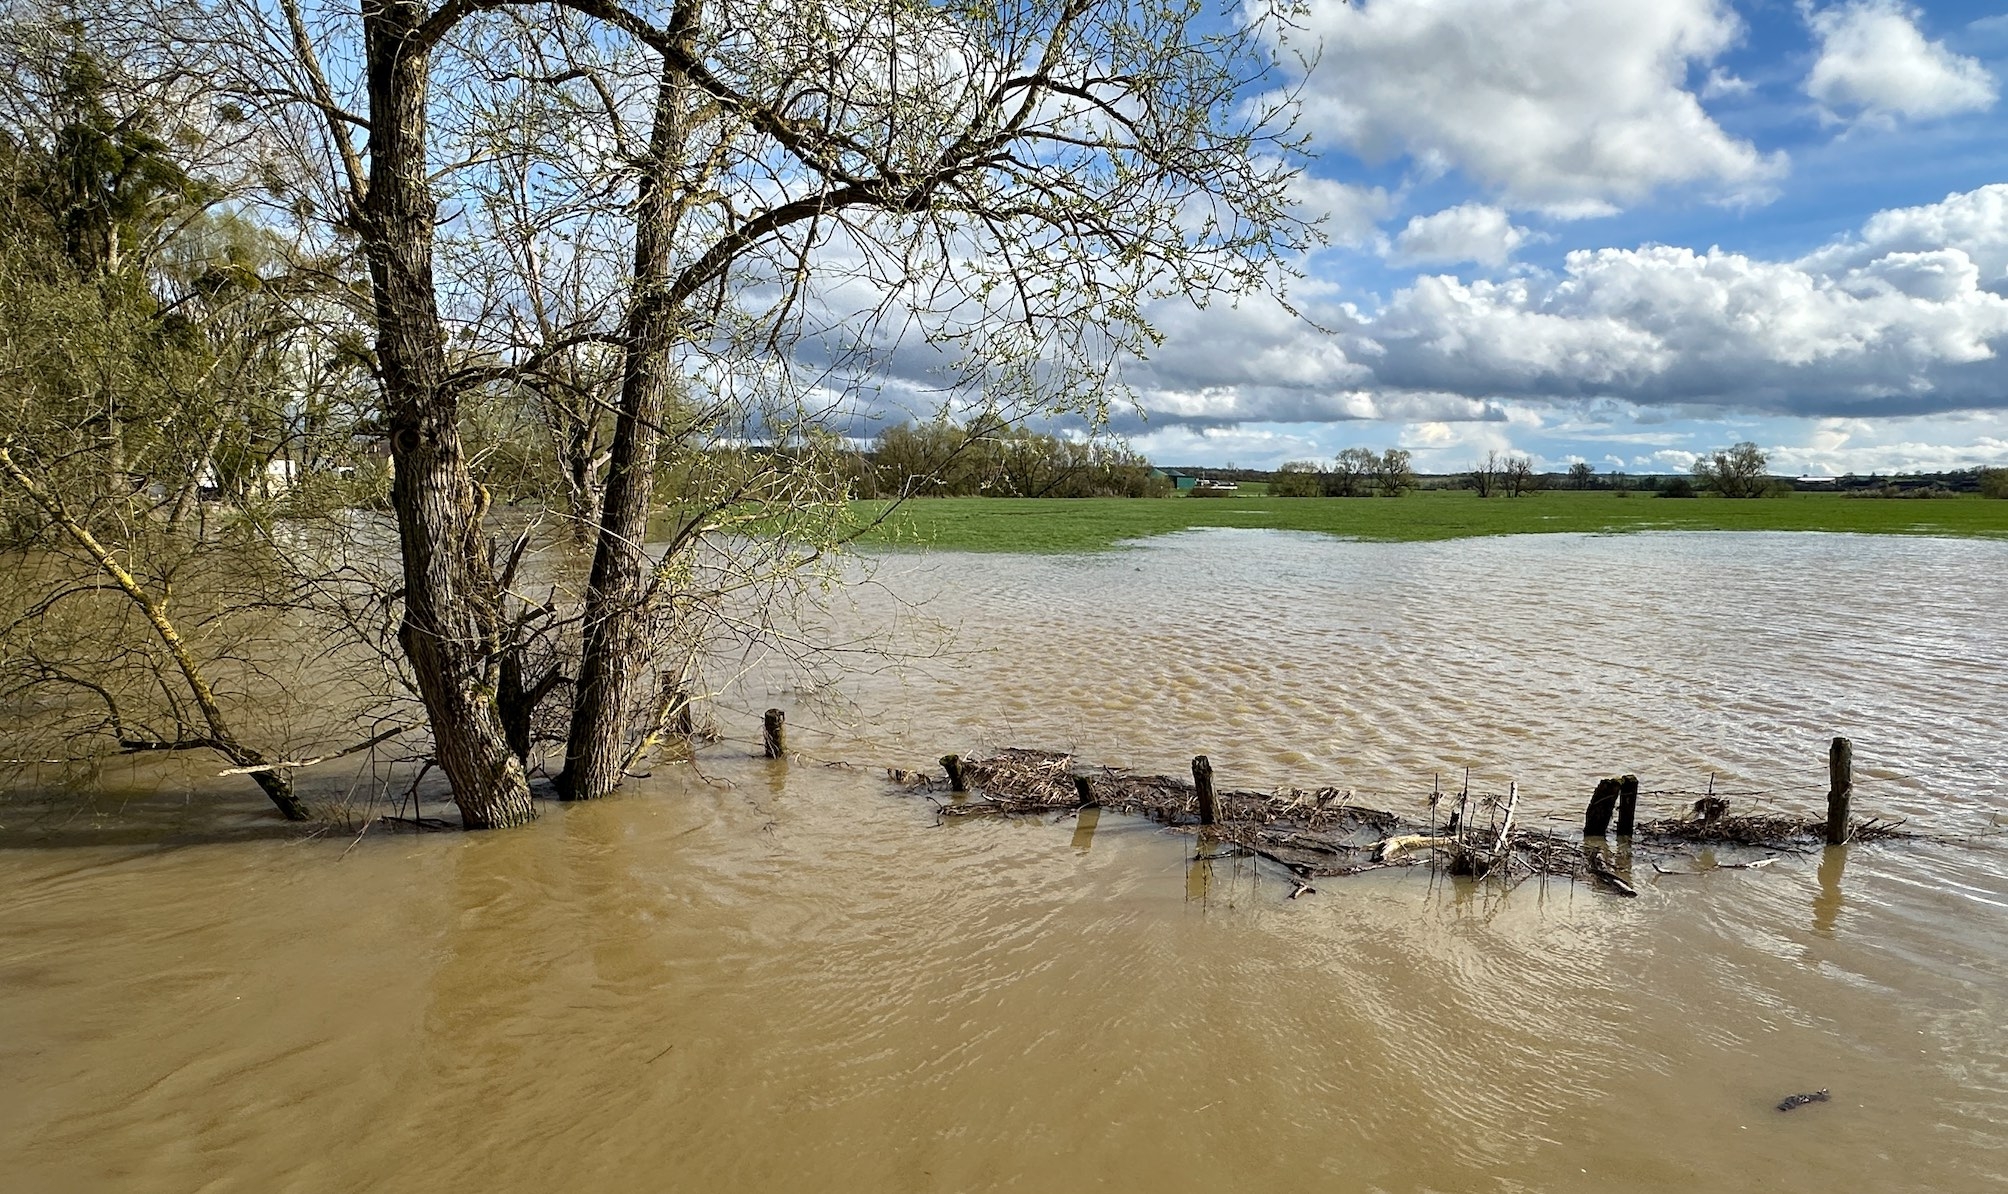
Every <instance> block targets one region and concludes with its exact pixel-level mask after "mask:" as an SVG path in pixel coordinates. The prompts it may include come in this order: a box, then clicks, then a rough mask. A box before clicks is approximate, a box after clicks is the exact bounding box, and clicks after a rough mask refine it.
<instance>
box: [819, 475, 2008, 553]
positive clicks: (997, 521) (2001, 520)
mask: <svg viewBox="0 0 2008 1194" xmlns="http://www.w3.org/2000/svg"><path fill="white" fill-rule="evenodd" d="M858 506H859V512H860V513H862V514H866V515H867V516H869V515H872V514H876V513H879V512H881V511H883V509H884V506H883V503H876V502H860V503H858ZM1193 527H1261V528H1268V529H1274V530H1285V531H1312V532H1317V533H1320V534H1326V535H1343V536H1348V537H1352V538H1359V539H1385V540H1425V539H1463V538H1470V537H1473V536H1479V535H1532V534H1549V533H1554V532H1564V531H1573V532H1624V531H1850V532H1855V533H1859V534H1870V535H1941V536H1954V537H1962V538H1996V539H2008V501H1990V500H1986V499H1982V498H1978V497H1957V498H1939V499H1933V500H1918V499H1878V498H1850V497H1843V496H1841V495H1839V494H1832V493H1797V494H1793V495H1792V496H1790V497H1785V498H1760V499H1756V500H1750V501H1729V500H1725V499H1722V498H1714V497H1703V498H1694V499H1676V498H1659V497H1653V496H1651V495H1649V494H1641V493H1633V494H1631V495H1629V496H1627V497H1619V496H1618V495H1617V494H1616V493H1613V492H1610V491H1607V490H1589V491H1585V492H1575V491H1553V492H1546V493H1538V494H1533V495H1531V496H1528V497H1522V498H1506V497H1492V498H1480V497H1478V496H1477V495H1476V494H1474V493H1471V492H1468V491H1462V490H1445V491H1427V492H1419V493H1412V494H1410V495H1408V496H1407V497H1404V498H1272V497H1254V496H1248V497H1233V498H1189V497H1171V498H1086V499H1078V500H1042V499H1035V498H917V499H914V500H912V501H909V502H907V503H906V504H905V505H904V506H902V507H900V508H899V509H897V510H894V511H893V512H892V513H891V516H890V517H889V518H888V520H887V521H886V523H885V524H884V525H883V526H882V527H880V528H878V529H877V530H876V531H874V532H873V533H872V534H871V535H870V536H869V537H868V538H867V540H866V541H867V542H874V543H884V544H894V545H898V546H906V547H935V548H943V549H948V550H955V551H1023V552H1067V551H1099V550H1102V549H1104V548H1107V547H1110V546H1112V545H1114V544H1116V543H1118V542H1121V541H1122V540H1125V539H1141V538H1145V537H1148V536H1151V535H1165V534H1170V533H1171V532H1173V531H1182V530H1187V529H1190V528H1193Z"/></svg>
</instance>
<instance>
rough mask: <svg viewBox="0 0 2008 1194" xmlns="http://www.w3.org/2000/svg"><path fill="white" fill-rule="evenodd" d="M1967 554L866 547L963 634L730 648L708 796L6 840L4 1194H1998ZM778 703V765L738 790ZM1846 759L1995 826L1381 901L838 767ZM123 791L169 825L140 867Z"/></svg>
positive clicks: (1383, 789) (1896, 789) (2006, 870)
mask: <svg viewBox="0 0 2008 1194" xmlns="http://www.w3.org/2000/svg"><path fill="white" fill-rule="evenodd" d="M2004 564H2008V546H2004V545H2002V544H1992V543H1971V542H1946V541H1931V540H1914V541H1913V540H1904V541H1896V540H1884V539H1861V538H1854V537H1839V536H1836V537H1823V536H1720V535H1665V536H1635V537H1627V538H1609V539H1605V538H1581V537H1553V538H1539V539H1528V538H1522V539H1511V540H1499V541H1488V542H1482V543H1464V544H1442V545H1374V544H1350V543H1342V542H1337V541H1332V540H1324V539H1316V538H1310V537H1301V536H1290V535H1280V534H1270V533H1254V532H1250V533H1245V534H1243V533H1235V532H1211V533H1201V534H1193V535H1183V536H1176V537H1173V538H1171V539H1168V540H1162V541H1157V542H1154V543H1152V544H1149V545H1146V546H1143V547H1139V548H1137V549H1134V550H1130V551H1124V552H1118V553H1111V554H1107V555H1100V556H1090V557H1068V558H1056V559H1023V558H1014V557H961V556H946V555H944V556H932V557H905V556H896V557H890V558H888V559H886V560H884V561H882V563H881V564H880V566H879V567H878V569H877V578H878V581H877V583H878V586H880V588H865V589H861V590H860V592H861V593H862V594H863V596H862V597H861V598H860V608H859V609H858V610H857V611H855V612H854V613H849V614H846V615H844V616H843V617H842V618H841V619H840V622H841V623H842V624H843V626H842V627H841V628H849V629H871V630H872V631H873V632H874V633H877V634H884V633H891V634H894V635H895V636H899V637H902V638H903V639H904V640H906V641H908V642H909V645H916V646H917V645H921V644H923V643H927V642H933V641H934V639H933V638H932V636H931V634H930V633H928V623H935V624H940V625H947V626H955V627H959V628H960V634H959V636H958V638H957V640H956V642H955V643H954V644H953V645H952V647H951V648H950V649H949V650H947V651H946V652H945V653H942V654H940V655H938V656H937V657H935V658H932V659H927V660H923V661H917V662H913V663H911V664H909V665H906V666H904V667H900V668H897V669H894V668H878V669H875V670H874V671H872V672H871V673H870V674H868V675H865V676H861V677H859V676H853V677H851V678H849V679H846V680H844V681H843V682H841V683H831V682H829V680H828V678H827V677H823V676H816V675H811V674H807V673H804V672H802V671H800V670H798V669H790V668H787V667H784V666H780V665H776V664H768V665H763V666H762V667H760V668H758V669H756V670H754V671H753V672H752V673H751V674H749V675H748V676H747V677H746V678H745V679H744V681H743V682H742V684H741V685H740V686H739V687H738V688H736V689H735V690H734V691H733V692H731V693H728V694H727V697H726V699H725V700H724V701H722V702H721V706H720V709H719V711H718V717H719V721H720V725H721V727H722V728H723V729H725V730H726V732H727V735H726V738H725V740H724V741H723V742H721V743H720V744H719V745H717V746H716V747H714V748H712V749H710V750H708V751H707V752H706V754H705V755H704V757H703V758H702V759H701V760H700V763H699V765H698V766H697V767H695V768H692V767H687V766H682V767H679V766H659V767H657V768H656V770H655V771H654V774H653V776H652V777H651V778H649V779H647V780H642V781H636V782H635V783H634V784H633V789H632V792H631V793H630V794H629V795H628V796H625V797H623V798H621V799H617V800H613V801H607V802H602V803H598V804H594V805H588V806H580V807H572V808H562V807H556V806H552V807H549V808H547V810H546V817H545V819H544V820H543V821H542V822H540V823H539V824H538V825H536V826H534V827H532V828H529V829H525V830H520V831H512V832H507V833H498V834H491V835H482V836H461V835H453V834H433V835H421V836H380V835H376V834H374V833H373V834H372V835H370V836H366V837H365V838H364V839H363V840H362V841H361V842H360V843H355V844H353V848H351V845H352V843H351V842H350V841H349V840H348V839H347V838H341V839H339V840H336V839H334V838H332V837H323V838H319V839H312V840H298V839H295V838H291V837H283V836H282V837H270V838H266V837H260V836H255V835H253V834H252V833H251V832H250V831H249V830H247V829H246V828H245V827H249V826H256V825H258V824H259V823H261V817H262V813H261V812H260V810H259V809H258V806H257V802H256V800H255V793H252V794H244V795H242V797H241V798H239V796H238V795H236V794H233V795H232V796H231V797H230V799H229V800H228V801H226V802H223V803H222V804H220V805H219V804H218V803H217V802H216V801H215V800H212V799H208V798H204V797H195V798H191V797H189V796H188V795H186V793H185V791H184V790H183V789H181V788H178V787H177V786H176V784H175V783H173V782H164V781H163V780H161V779H160V778H159V777H158V776H152V775H149V776H136V777H135V781H136V782H138V783H140V786H142V787H145V786H148V785H152V786H153V787H155V788H157V789H158V790H157V791H155V792H154V793H153V794H152V795H151V796H150V797H148V798H146V799H143V800H139V801H138V802H137V804H136V806H135V808H134V809H131V810H129V811H128V815H127V817H126V818H124V819H123V820H121V819H119V818H112V817H106V818H103V819H101V820H99V821H95V822H89V821H87V822H85V823H84V826H85V827H84V828H79V826H78V825H76V824H72V825H71V826H70V827H69V828H68V829H66V830H65V831H64V832H63V833H62V834H61V835H59V836H57V837H56V838H54V839H53V840H57V841H61V842H62V843H64V844H62V845H60V846H56V845H49V844H47V843H48V842H49V841H50V840H52V839H51V838H50V835H49V833H48V824H49V821H48V818H47V817H46V816H37V815H29V814H24V813H23V811H22V809H20V808H18V807H17V808H14V809H11V810H5V811H6V815H5V816H0V822H5V825H6V828H5V829H0V842H4V843H5V844H6V845H7V846H8V847H9V848H6V849H0V910H4V911H0V1188H5V1189H8V1190H26V1191H41V1190H49V1191H59V1190H60V1191H68V1190H97V1189H105V1190H164V1191H168V1190H172V1191H179V1190H197V1189H201V1190H218V1191H224V1190H233V1191H234V1190H244V1191H266V1190H365V1189H372V1190H426V1191H458V1190H468V1191H515V1190H521V1191H546V1190H558V1189H594V1190H649V1191H654V1190H692V1191H712V1190H775V1191H782V1190H786V1191H801V1190H917V1191H919V1190H942V1191H953V1190H990V1189H998V1190H1001V1189H1016V1190H1034V1191H1044V1190H1077V1189H1112V1190H1139V1191H1144V1190H1149V1191H1163V1190H1187V1189H1190V1190H1200V1189H1242V1188H1254V1187H1257V1186H1258V1185H1260V1186H1264V1187H1270V1186H1276V1185H1285V1186H1286V1187H1287V1188H1304V1189H1313V1190H1388V1191H1411V1190H1416V1191H1420V1190H1432V1191H1472V1190H1501V1191H1516V1190H1527V1191H1545V1190H1592V1189H1595V1190H1609V1189H1623V1190H1807V1191H1812V1190H1826V1189H1832V1188H1848V1189H1865V1190H1897V1189H1935V1190H1957V1191H1964V1190H1982V1189H1991V1188H1999V1187H2000V1186H2001V1185H2002V1184H2003V1183H2004V1182H2008V1161H2004V1159H2003V1158H2004V1157H2008V1061H2004V1058H2008V927H2004V925H2008V916H2004V914H2008V849H2004V848H2003V845H2004V843H2003V841H2002V838H2001V836H2000V833H2001V827H2002V825H2003V824H2004V822H2008V775H2004V772H2008V684H2004V681H2003V679H2002V675H2001V672H2000V665H1999V662H1998V661H1999V660H2000V659H2001V658H2002V657H2003V654H2004V648H2008V615H2004V614H2002V613H2001V612H1999V610H1998V608H1997V606H1998V600H1997V597H1998V588H1999V580H1998V578H1999V577H2000V576H2001V575H2003V572H2004V569H2003V565H2004ZM881 589H882V590H883V591H881ZM892 596H897V597H898V598H900V601H901V603H903V604H901V605H896V604H895V603H893V602H892V601H891V599H890V598H891V597H892ZM896 610H903V611H904V612H899V613H898V617H897V622H896V624H895V626H894V628H893V629H891V630H887V629H886V627H887V625H888V623H889V620H890V619H892V617H893V613H894V612H895V611H896ZM770 704H771V705H782V706H785V707H787V708H788V709H789V721H790V731H791V736H792V738H793V739H794V741H795V742H796V744H797V746H798V748H799V750H800V751H801V753H802V755H803V756H804V757H800V758H797V759H796V760H794V761H792V762H790V763H786V764H777V763H769V762H766V761H764V760H759V759H756V758H753V757H751V754H752V745H753V742H754V740H755V739H756V738H757V729H756V727H757V711H758V710H759V709H760V708H764V707H765V706H767V705H770ZM1836 733H1842V734H1848V735H1850V736H1851V737H1852V738H1854V740H1855V742H1856V758H1857V768H1858V776H1859V778H1858V790H1857V795H1856V805H1857V809H1858V810H1859V811H1861V812H1864V813H1871V812H1880V813H1887V814H1891V815H1897V816H1905V817H1909V818H1910V819H1911V823H1912V825H1913V826H1915V827H1919V828H1923V829H1926V830H1928V831H1930V832H1933V833H1937V834H1943V835H1959V836H1966V835H1978V840H1976V841H1973V842H1962V843H1919V844H1904V845H1887V846H1874V847H1850V848H1847V849H1846V850H1841V851H1834V852H1830V853H1810V854H1807V855H1805V856H1803V857H1791V858H1787V859H1784V860H1782V861H1781V862H1779V863H1777V864H1776V865H1774V866H1772V867H1770V868H1767V869H1763V870H1754V871H1753V870H1723V871H1716V872H1713V873H1706V874H1699V875H1680V876H1665V877H1661V878H1658V879H1657V880H1654V879H1652V877H1651V875H1650V872H1647V874H1646V876H1645V881H1644V882H1642V884H1641V886H1642V889H1643V894H1642V896H1641V897H1640V898H1639V899H1637V900H1632V901H1619V900H1615V899H1612V898H1609V897H1606V896H1603V895H1600V894H1597V893H1595V892H1592V891H1590V890H1588V889H1585V888H1581V887H1573V886H1571V885H1569V884H1566V883H1558V882H1552V881H1551V882H1549V883H1547V884H1542V883H1540V882H1538V881H1530V882H1528V883H1524V884H1522V885H1520V886H1519V887H1517V888H1515V889H1514V890H1512V891H1511V892H1503V891H1502V890H1501V889H1499V888H1497V887H1487V886H1472V885H1469V884H1465V883H1461V882H1450V881H1445V880H1436V879H1432V878H1431V877H1430V876H1429V875H1428V874H1427V873H1426V872H1424V871H1422V870H1419V869H1418V870H1412V871H1390V872H1377V873H1374V874H1370V875H1365V876H1360V877H1358V878H1354V879H1350V880H1327V881H1322V882H1321V883H1320V884H1319V892H1318V894H1316V895H1312V896H1305V897H1303V898H1301V899H1298V900H1294V901H1292V900H1289V899H1286V898H1285V897H1286V896H1287V895H1288V894H1289V891H1290V890H1291V884H1290V883H1288V882H1287V881H1286V880H1285V879H1283V878H1282V876H1281V875H1280V874H1279V873H1278V872H1276V871H1274V870H1272V869H1270V868H1268V867H1267V866H1266V865H1264V866H1257V865H1255V864H1253V863H1251V862H1248V861H1245V860H1234V859H1226V858H1222V859H1216V860H1211V861H1196V860H1195V859H1194V857H1193V853H1194V851H1193V844H1194V843H1193V840H1192V839H1191V838H1190V837H1187V836H1182V835H1178V834H1173V833H1168V832H1166V831H1164V830H1162V829H1161V828H1159V827H1157V826H1154V825H1150V824H1145V823H1140V822H1134V821H1127V820H1124V819H1121V818H1117V817H1113V816H1101V817H1094V816H1086V817H1083V818H1080V819H1065V820H1059V821H1046V820H1037V821H1020V822H1002V821H978V822H973V823H955V824H950V825H947V826H941V825H938V824H937V822H936V819H935V817H934V816H933V815H932V812H931V809H930V806H929V805H928V804H927V802H926V801H924V800H920V799H916V798H913V797H910V796H904V795H896V794H892V793H891V792H890V791H889V789H888V786H887V785H886V784H885V783H884V782H883V780H882V778H880V776H879V774H878V773H876V772H875V771H874V770H873V769H872V766H869V765H883V764H897V765H902V766H909V767H911V766H918V765H922V764H926V763H929V762H930V761H931V760H932V759H933V757H934V756H936V755H938V754H941V753H943V752H945V751H948V750H963V751H967V750H972V749H979V748H981V747H982V746H984V745H1027V746H1048V747H1072V748H1075V749H1078V750H1079V751H1080V752H1081V753H1082V754H1083V755H1084V756H1087V757H1090V758H1094V759H1097V760H1100V761H1107V762H1112V763H1118V764H1123V765H1129V766H1135V767H1142V768H1147V769H1151V770H1167V771H1175V770H1178V769H1180V768H1181V767H1182V766H1183V764H1184V762H1185V760H1186V759H1188V758H1189V756H1190V755H1191V754H1192V753H1194V752H1196V751H1205V752H1207V753H1209V754H1210V755H1211V756H1212V758H1213V760H1214V762H1215V766H1216V768H1217V769H1218V770H1219V771H1220V773H1221V775H1222V778H1223V781H1224V782H1231V783H1233V784H1235V785H1237V786H1267V785H1270V784H1282V783H1292V782H1295V783H1317V784H1324V783H1338V784H1341V785H1344V786H1352V787H1355V788H1356V789H1357V790H1358V791H1360V792H1361V794H1362V796H1363V798H1370V800H1371V802H1375V803H1380V804H1384V805H1388V806H1392V807H1400V808H1403V809H1405V810H1408V811H1413V810H1414V809H1415V808H1417V807H1419V802H1420V799H1421V796H1422V795H1423V794H1424V793H1426V792H1427V791H1428V788H1429V785H1430V783H1431V781H1432V779H1433V777H1434V775H1435V774H1436V773H1438V772H1443V773H1445V774H1446V775H1450V774H1452V773H1454V774H1455V775H1456V776H1457V777H1458V778H1459V779H1460V780H1461V776H1462V768H1464V767H1466V766H1470V767H1472V768H1473V769H1474V777H1475V782H1487V783H1493V782H1503V780H1504V779H1506V778H1512V779H1516V780H1518V781H1519V782H1520V783H1521V785H1522V790H1523V792H1525V793H1527V796H1528V799H1529V800H1530V801H1531V802H1532V807H1533V810H1534V812H1535V814H1536V815H1543V814H1545V815H1549V816H1553V817H1558V818H1559V817H1562V816H1565V815H1568V814H1570V813H1572V812H1574V811H1576V810H1578V809H1579V806H1580V803H1581V799H1582V797H1583V796H1584V795H1585V794H1586V793H1587V789H1588V785H1589V784H1590V783H1592V782H1593V781H1594V779H1595V778H1596V777H1597V776H1598V775H1601V774H1603V773H1605V772H1608V771H1610V770H1614V769H1628V770H1636V771H1638V772H1639V773H1640V774H1641V776H1642V777H1643V778H1644V779H1645V781H1646V786H1647V787H1648V789H1652V788H1655V787H1689V786H1695V785H1698V784H1701V783H1705V782H1706V780H1707V777H1708V775H1709V774H1710V773H1711V772H1712V773H1715V775H1716V777H1717V781H1718V783H1720V784H1721V785H1723V786H1725V787H1736V788H1764V789H1767V790H1770V791H1772V792H1774V793H1775V794H1776V795H1775V796H1774V797H1772V799H1774V800H1776V801H1779V802H1782V803H1784V804H1785V805H1787V806H1789V807H1801V806H1803V807H1807V808H1811V807H1814V806H1815V804H1816V803H1817V798H1818V794H1819V788H1820V786H1821V785H1822V784H1823V782H1824V775H1823V774H1822V772H1821V768H1822V766H1823V758H1824V750H1825V744H1826V741H1827V739H1828V737H1830V736H1831V735H1833V734H1836ZM838 761H845V762H851V763H856V764H860V765H859V766H856V767H839V766H826V765H824V763H826V762H838ZM149 809H154V810H166V814H165V815H164V818H160V819H164V821H165V823H166V824H167V825H168V826H169V828H167V829H165V830H149V831H147V832H135V831H133V830H132V825H133V823H134V822H135V820H137V819H138V818H139V817H140V816H141V815H142V814H144V813H145V812H146V811H147V810H149ZM226 837H227V838H231V839H232V840H218V839H221V838H226ZM38 841H40V842H42V843H43V844H41V845H36V844H35V843H36V842H38ZM1706 861H1707V860H1706V859H1703V860H1700V862H1701V863H1703V864H1705V862H1706ZM1667 865H1669V866H1679V867H1682V868H1685V869H1693V868H1694V867H1696V865H1697V860H1695V859H1692V858H1688V859H1683V860H1678V861H1676V860H1668V861H1667ZM1641 869H1644V868H1641ZM1821 1087H1826V1088H1829V1089H1831V1091H1832V1101H1831V1102H1827V1103H1819V1104H1813V1105H1810V1106H1807V1107H1803V1108H1800V1109H1798V1110H1795V1111H1793V1112H1790V1113H1783V1114H1781V1113H1779V1112H1777V1111H1775V1110H1774V1109H1773V1105H1774V1104H1775V1103H1776V1102H1777V1101H1778V1100H1779V1099H1781V1098H1783V1097H1784V1096H1785V1095H1788V1094H1792V1093H1795V1092H1800V1091H1810V1090H1814V1089H1818V1088H1821Z"/></svg>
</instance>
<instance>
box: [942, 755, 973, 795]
mask: <svg viewBox="0 0 2008 1194" xmlns="http://www.w3.org/2000/svg"><path fill="white" fill-rule="evenodd" d="M941 769H942V770H943V771H946V772H948V790H949V791H951V792H967V791H968V790H969V788H968V786H967V785H966V784H964V782H963V779H962V756H961V755H943V756H941Z"/></svg>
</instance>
